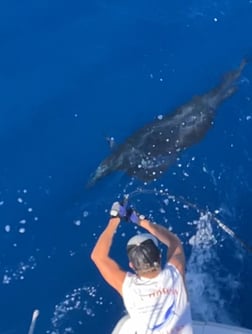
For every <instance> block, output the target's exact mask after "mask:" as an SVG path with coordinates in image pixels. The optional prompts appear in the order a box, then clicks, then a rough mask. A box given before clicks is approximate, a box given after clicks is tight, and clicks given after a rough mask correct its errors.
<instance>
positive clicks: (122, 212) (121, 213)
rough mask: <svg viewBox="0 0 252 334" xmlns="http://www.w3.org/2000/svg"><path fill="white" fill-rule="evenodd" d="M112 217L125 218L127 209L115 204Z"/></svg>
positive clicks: (111, 211)
mask: <svg viewBox="0 0 252 334" xmlns="http://www.w3.org/2000/svg"><path fill="white" fill-rule="evenodd" d="M110 216H111V217H120V218H125V216H126V207H125V206H124V205H122V203H120V202H114V203H113V204H112V207H111V209H110Z"/></svg>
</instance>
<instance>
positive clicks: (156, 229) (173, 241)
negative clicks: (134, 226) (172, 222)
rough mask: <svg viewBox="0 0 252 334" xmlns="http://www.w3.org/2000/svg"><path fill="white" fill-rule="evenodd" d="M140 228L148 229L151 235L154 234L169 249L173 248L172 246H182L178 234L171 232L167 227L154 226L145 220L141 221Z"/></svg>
mask: <svg viewBox="0 0 252 334" xmlns="http://www.w3.org/2000/svg"><path fill="white" fill-rule="evenodd" d="M140 226H141V227H143V228H144V229H146V230H147V231H148V232H150V233H151V234H153V235H154V236H155V237H156V238H158V239H159V240H160V241H161V242H162V243H164V244H165V245H166V246H167V247H171V246H173V247H174V246H177V245H180V240H179V238H178V237H177V236H176V234H174V233H172V232H170V231H169V230H168V229H167V228H166V227H164V226H162V225H159V224H153V223H151V222H150V221H149V220H147V219H144V220H142V221H140Z"/></svg>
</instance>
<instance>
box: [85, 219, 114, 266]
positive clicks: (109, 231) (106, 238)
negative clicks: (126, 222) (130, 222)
mask: <svg viewBox="0 0 252 334" xmlns="http://www.w3.org/2000/svg"><path fill="white" fill-rule="evenodd" d="M119 223H120V218H111V219H110V220H109V223H108V225H107V227H106V228H105V230H104V231H103V232H102V234H101V235H100V237H99V239H98V240H97V242H96V245H95V247H94V249H93V251H92V254H91V258H92V260H93V261H95V260H96V259H101V258H103V257H108V256H109V251H110V248H111V244H112V240H113V236H114V233H115V232H116V229H117V227H118V225H119Z"/></svg>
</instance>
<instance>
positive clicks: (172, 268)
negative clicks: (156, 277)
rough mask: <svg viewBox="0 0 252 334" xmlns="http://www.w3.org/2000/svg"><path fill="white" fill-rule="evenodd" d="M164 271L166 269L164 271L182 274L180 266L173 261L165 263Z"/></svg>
mask: <svg viewBox="0 0 252 334" xmlns="http://www.w3.org/2000/svg"><path fill="white" fill-rule="evenodd" d="M162 271H164V272H167V271H169V272H172V273H174V274H176V275H178V274H179V275H181V273H180V271H179V270H178V268H177V267H176V266H175V265H174V264H173V263H171V262H166V264H165V265H164V268H163V270H162Z"/></svg>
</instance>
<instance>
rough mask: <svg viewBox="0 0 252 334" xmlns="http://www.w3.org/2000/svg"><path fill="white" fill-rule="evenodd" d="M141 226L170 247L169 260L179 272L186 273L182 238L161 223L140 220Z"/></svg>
mask: <svg viewBox="0 0 252 334" xmlns="http://www.w3.org/2000/svg"><path fill="white" fill-rule="evenodd" d="M138 224H139V225H140V226H141V227H143V228H144V229H146V230H147V231H148V232H150V233H151V234H153V235H154V236H155V237H156V238H157V239H158V240H160V241H161V242H162V243H164V244H165V245H166V246H167V247H168V252H167V262H169V263H171V264H173V265H174V266H175V267H176V268H177V269H178V270H179V272H180V273H181V274H182V276H184V274H185V255H184V250H183V246H182V244H181V241H180V239H179V238H178V237H177V235H176V234H174V233H172V232H170V231H169V230H168V229H167V228H166V227H164V226H162V225H160V224H153V223H151V222H150V221H149V220H147V219H143V220H139V223H138Z"/></svg>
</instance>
